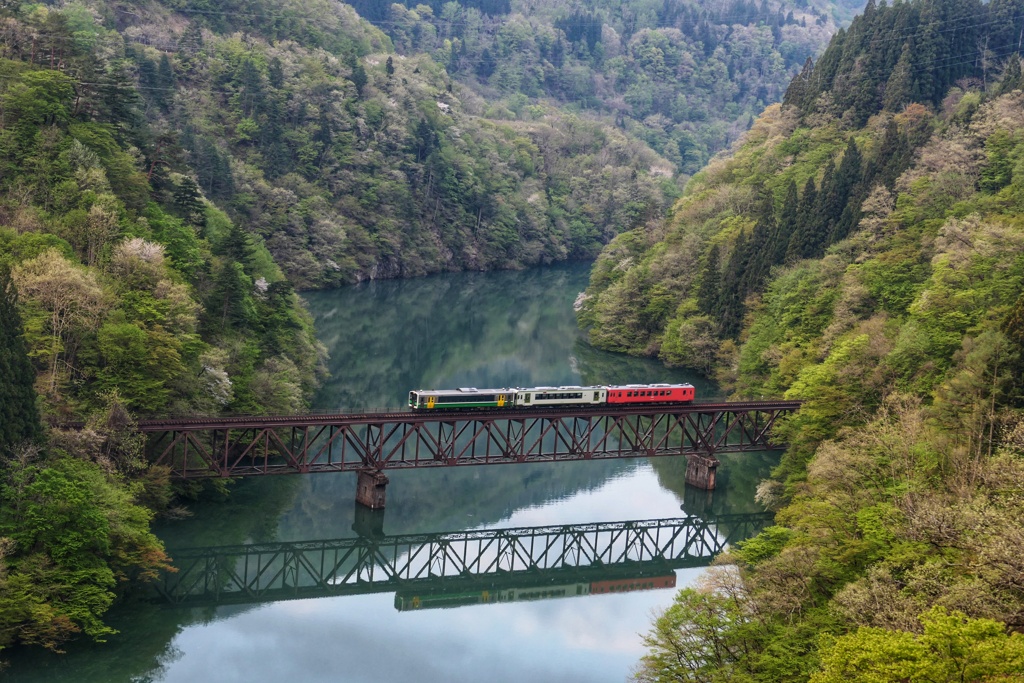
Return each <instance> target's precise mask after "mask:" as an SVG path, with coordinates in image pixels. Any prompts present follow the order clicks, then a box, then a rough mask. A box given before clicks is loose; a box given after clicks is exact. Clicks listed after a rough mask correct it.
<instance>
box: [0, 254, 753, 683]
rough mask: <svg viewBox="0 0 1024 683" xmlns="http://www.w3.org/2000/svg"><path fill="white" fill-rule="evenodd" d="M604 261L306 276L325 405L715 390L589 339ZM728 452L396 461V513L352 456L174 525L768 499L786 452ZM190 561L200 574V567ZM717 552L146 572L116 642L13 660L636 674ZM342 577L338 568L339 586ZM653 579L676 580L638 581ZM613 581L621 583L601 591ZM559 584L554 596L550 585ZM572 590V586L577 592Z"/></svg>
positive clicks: (319, 541) (149, 667) (263, 533)
mask: <svg viewBox="0 0 1024 683" xmlns="http://www.w3.org/2000/svg"><path fill="white" fill-rule="evenodd" d="M587 276H588V268H587V266H586V265H585V264H569V265H561V266H555V267H548V268H540V269H534V270H528V271H523V272H507V273H460V274H451V275H438V276H432V277H427V278H421V279H415V280H405V281H386V282H370V283H365V284H362V285H359V286H354V287H349V288H345V289H341V290H336V291H329V292H316V293H310V294H307V295H305V299H306V301H307V303H308V306H309V309H310V311H311V313H312V314H313V316H314V319H315V323H316V328H317V332H318V334H319V336H320V339H321V340H322V341H323V342H324V343H325V344H326V346H327V347H328V350H329V352H330V360H329V370H330V377H329V378H328V379H327V380H326V381H325V382H324V384H323V386H322V388H321V390H320V391H319V393H318V394H317V396H316V398H315V401H314V407H315V408H317V409H323V410H341V411H358V410H371V409H378V408H400V407H401V406H402V404H403V401H404V400H405V398H406V396H407V393H408V391H409V389H412V388H435V387H436V388H450V387H459V386H477V387H491V386H536V385H564V384H600V383H629V382H655V381H659V382H676V381H690V382H692V383H693V384H695V385H696V386H697V390H698V398H701V397H710V396H714V395H715V392H716V389H715V387H714V386H713V385H711V384H709V383H707V382H706V381H703V380H701V379H700V378H698V377H694V376H691V375H688V374H686V373H684V372H680V371H676V370H668V369H665V368H664V367H662V366H661V365H660V364H658V363H654V362H650V361H646V360H641V359H635V358H628V357H624V356H619V355H615V354H609V353H604V352H601V351H597V350H595V349H592V348H590V347H589V346H587V345H586V344H585V343H584V342H583V341H582V338H581V334H580V332H579V331H578V329H577V328H576V324H575V318H574V315H573V311H572V303H573V300H574V299H575V297H576V295H577V294H578V293H579V292H580V291H581V290H583V289H584V287H585V286H586V283H587ZM722 460H723V464H722V466H721V467H720V468H719V488H718V490H716V491H715V492H714V493H713V494H705V493H704V492H700V491H695V490H692V489H687V488H686V487H685V486H684V484H683V475H684V472H685V463H684V462H682V460H681V459H675V458H661V459H656V460H655V461H646V460H624V461H595V462H577V463H559V464H547V463H540V464H529V465H525V464H519V465H510V466H494V467H465V468H450V469H437V470H430V471H401V472H389V473H388V476H389V478H390V481H391V483H390V485H389V486H388V506H387V509H386V510H385V511H384V513H383V514H382V515H381V514H375V515H366V514H364V513H363V511H360V510H358V509H357V508H356V506H355V504H354V502H353V500H354V493H355V477H354V475H351V474H315V475H306V476H283V477H267V478H264V479H253V480H243V481H239V482H237V483H235V484H234V485H232V486H231V490H230V493H229V494H227V495H217V494H215V493H207V494H206V495H205V496H203V497H202V499H201V500H200V501H199V502H197V503H195V504H193V505H192V506H191V515H190V516H188V517H187V518H185V519H182V520H179V521H174V522H162V523H161V524H160V525H159V527H158V529H157V532H158V534H159V535H160V536H161V538H163V539H164V541H165V543H166V544H167V547H168V549H169V552H170V553H171V555H172V556H174V555H175V552H176V551H177V552H178V555H179V556H180V557H188V556H192V555H196V554H197V552H198V555H199V556H204V553H207V551H205V550H200V551H197V550H196V549H197V548H199V549H207V548H214V547H216V548H221V549H222V548H223V546H241V547H242V548H238V547H235V548H233V549H231V551H230V552H232V553H245V552H248V551H249V550H251V549H253V548H259V547H264V546H266V547H270V546H268V545H267V544H276V545H273V546H272V547H273V548H274V549H275V552H276V553H278V554H279V555H280V554H281V552H285V554H287V555H288V556H289V557H298V556H299V555H298V553H299V552H300V550H301V552H306V549H308V548H314V547H315V548H322V547H324V546H325V545H332V544H333V545H339V544H340V545H342V546H344V545H345V544H346V543H348V544H351V543H353V542H361V540H360V539H364V538H371V537H373V538H378V537H379V538H378V541H379V542H380V543H385V544H386V543H387V542H389V539H395V538H404V536H403V535H410V534H418V535H420V536H418V537H417V538H420V537H422V538H427V539H429V542H431V543H436V542H438V541H437V540H436V539H438V538H441V539H446V538H450V537H451V535H450V534H449V535H448V536H437V534H441V533H444V532H460V531H465V530H474V531H475V533H482V534H485V535H486V534H488V533H496V534H499V535H501V534H504V533H505V532H504V531H501V530H505V529H510V528H518V529H525V528H535V527H548V526H551V525H594V524H596V523H620V522H623V521H626V520H656V519H664V518H680V517H685V516H695V517H697V518H701V519H715V518H718V517H720V516H722V515H742V514H747V513H757V512H760V510H759V508H758V506H757V505H756V504H755V503H754V501H753V498H754V488H755V486H756V484H757V482H758V481H759V480H760V479H761V478H763V477H764V476H766V475H767V472H768V470H769V469H770V467H771V465H772V463H773V459H772V457H771V456H770V455H768V454H742V455H734V456H724V457H723V458H722ZM736 528H737V529H738V528H739V527H736ZM367 529H369V531H368V530H367ZM492 530H499V531H492ZM734 531H735V530H734ZM720 532H721V533H725V531H720ZM519 533H521V532H519ZM736 533H739V532H736ZM380 539H383V540H380ZM378 541H374V543H377V542H378ZM255 544H263V546H258V545H255ZM332 547H333V546H332ZM374 547H376V546H374ZM282 549H283V550H282ZM218 552H221V550H217V551H209V554H216V553H218ZM225 552H226V551H225ZM190 553H191V555H190ZM239 557H241V555H239V556H234V555H232V556H230V557H229V565H227V566H229V567H231V568H237V567H239V566H241V563H242V562H243V561H242V560H240V559H238V558H239ZM204 561H208V560H204ZM182 562H184V561H183V560H182ZM182 566H183V572H182V576H183V577H187V576H189V575H190V574H189V571H188V570H187V568H184V565H182ZM274 566H276V567H277V568H280V567H279V566H277V565H274ZM609 571H610V570H609ZM700 571H701V569H699V568H697V567H687V568H678V569H675V570H674V571H669V572H668V574H667V576H659V577H655V578H653V579H652V577H650V576H646V577H645V578H644V580H643V581H639V582H638V581H633V582H632V583H631V582H630V581H628V580H623V579H622V577H626V578H627V579H629V574H628V572H626V573H625V574H622V573H621V572H620V573H618V574H606V575H601V576H598V575H587V576H585V577H583V578H577V579H574V580H573V581H572V582H570V583H566V580H564V579H558V578H557V577H556V578H551V577H550V576H539V577H538V578H536V579H535V583H536V584H537V585H531V584H530V579H529V577H527V578H526V579H524V578H523V577H520V578H519V579H518V583H517V584H516V586H515V587H511V584H508V585H507V586H496V585H490V584H488V585H487V586H486V587H485V588H483V589H482V588H480V585H481V584H479V583H473V582H472V581H470V580H469V579H467V580H466V581H467V582H464V583H456V584H446V586H452V585H455V586H459V587H458V588H455V589H453V588H450V587H446V586H442V587H441V588H438V589H436V590H433V589H430V590H427V589H424V590H423V591H422V593H423V594H422V595H420V594H419V592H417V594H416V595H412V594H411V593H408V591H406V593H405V594H403V593H402V591H399V593H398V594H396V593H395V592H394V591H391V592H386V591H379V590H376V591H371V592H366V593H364V594H358V593H357V594H345V595H340V594H339V595H334V594H330V595H326V596H324V597H308V598H305V599H288V600H286V599H282V595H281V594H275V593H273V591H268V592H267V593H266V594H265V595H261V596H255V597H254V598H252V599H247V600H242V601H239V600H237V599H236V600H235V603H238V604H225V603H224V602H221V603H220V604H218V602H217V601H216V600H206V601H202V600H199V601H195V602H192V603H189V604H188V605H184V606H181V605H179V606H172V605H168V604H166V603H165V602H161V601H160V600H159V599H157V598H156V597H155V596H154V595H151V594H150V593H148V592H145V593H142V594H140V595H138V596H134V597H133V598H132V599H129V600H127V601H125V602H124V603H123V604H120V605H118V606H117V607H116V608H115V609H114V610H112V612H111V613H110V615H109V621H110V623H111V624H112V625H113V626H114V627H115V628H118V629H119V630H120V633H119V634H118V635H116V636H113V637H111V638H109V640H108V642H106V643H103V644H94V643H87V642H75V643H72V644H71V645H70V646H69V647H68V652H67V654H65V655H60V656H58V655H52V654H49V653H43V652H28V653H15V655H14V656H12V658H11V659H12V661H11V666H10V667H9V668H8V669H7V670H5V671H3V672H2V673H0V677H2V678H3V679H4V680H5V681H7V680H9V681H26V682H28V681H32V682H36V681H76V682H82V683H94V682H95V683H99V682H101V681H102V682H104V683H110V682H114V683H121V682H125V683H127V682H129V681H168V682H187V683H195V682H196V681H208V680H209V681H214V680H215V681H219V682H221V683H225V682H233V681H239V682H243V681H244V682H246V683H252V682H253V681H274V682H275V683H279V682H281V681H303V682H307V681H353V682H356V681H358V682H362V681H417V682H419V681H437V682H441V681H443V682H445V683H459V682H462V681H467V682H468V681H480V680H487V681H488V682H489V683H504V682H506V681H507V682H512V681H516V682H520V681H564V682H571V681H589V682H601V681H608V682H612V681H614V682H621V681H623V680H625V679H627V678H628V676H629V673H630V670H631V668H632V667H633V666H634V665H635V663H636V662H637V660H638V659H639V657H640V656H642V654H643V653H644V649H643V645H642V642H641V634H642V633H643V632H645V631H646V630H647V629H648V628H649V625H650V620H651V614H652V611H654V610H657V609H662V608H664V607H666V606H668V605H669V604H670V602H671V599H672V596H673V594H674V591H675V590H677V589H678V587H681V586H684V585H686V584H689V583H691V582H692V581H694V580H695V578H696V577H697V576H698V574H699V573H700ZM222 573H223V572H222ZM662 574H665V572H662ZM558 576H561V575H558ZM616 577H617V578H616ZM460 580H461V579H460ZM336 583H337V580H336V579H329V580H328V581H327V584H325V585H326V590H327V592H330V591H331V590H333V588H335V587H336V585H335V584H336ZM492 583H493V582H492ZM671 583H674V584H675V588H672V587H670V585H671ZM652 584H656V585H657V586H662V587H660V588H657V587H656V588H651V589H648V590H626V588H638V587H650V586H651V585H652ZM218 586H220V584H218ZM606 586H613V588H610V589H608V591H609V592H605V593H603V594H597V593H600V592H601V591H602V590H605V587H606ZM666 586H668V587H666ZM416 591H421V589H420V588H417V589H416ZM578 593H583V595H577V594H578ZM587 593H589V594H587ZM296 595H298V594H296ZM296 595H292V596H284V597H296ZM546 595H547V596H554V597H548V599H538V598H541V597H544V596H546ZM565 595H572V597H558V596H565ZM236 597H237V596H236ZM298 597H301V596H298Z"/></svg>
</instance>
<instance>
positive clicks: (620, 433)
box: [140, 401, 799, 478]
mask: <svg viewBox="0 0 1024 683" xmlns="http://www.w3.org/2000/svg"><path fill="white" fill-rule="evenodd" d="M798 406H799V403H798V402H795V401H787V402H775V403H763V402H760V403H726V404H716V405H715V406H706V405H701V406H685V407H651V408H646V409H637V408H629V409H620V410H619V411H611V410H608V409H607V408H602V409H600V410H592V411H590V412H585V411H546V412H542V413H536V412H535V413H528V412H524V411H518V412H512V413H502V412H494V411H491V412H487V413H458V414H453V413H444V414H436V413H434V414H427V415H423V414H419V413H396V414H385V415H380V416H374V415H372V414H367V415H358V416H334V417H333V418H332V419H328V418H326V417H325V416H309V417H307V418H306V419H305V420H304V419H303V418H302V417H296V418H289V419H287V420H286V419H284V418H278V419H270V418H266V419H265V422H264V423H263V424H260V423H259V422H258V418H251V419H249V420H248V421H247V422H238V421H237V420H238V419H236V420H235V421H232V420H223V421H219V422H218V421H213V422H208V423H204V422H202V421H196V420H187V421H181V422H172V421H162V422H152V423H142V424H140V428H141V429H142V430H143V431H146V432H149V433H151V434H152V435H153V437H154V438H153V439H152V440H151V446H150V449H151V451H153V452H154V453H155V454H156V458H155V461H156V463H157V464H161V465H167V466H169V467H170V468H171V470H172V472H173V474H174V475H175V476H178V477H184V478H190V477H210V476H231V477H238V476H250V475H261V474H278V473H294V472H298V473H306V472H343V471H358V470H385V469H397V468H410V467H439V466H461V465H484V464H502V463H518V462H557V461H568V460H589V459H600V458H636V457H650V456H664V455H685V454H688V453H703V454H713V453H721V452H735V451H758V450H768V449H772V448H776V447H778V445H777V444H774V443H772V441H771V438H770V433H771V428H772V426H773V425H774V424H775V422H776V420H777V419H778V417H779V416H780V415H782V414H784V413H788V412H791V411H793V410H795V409H796V408H797V407H798ZM698 408H699V409H698Z"/></svg>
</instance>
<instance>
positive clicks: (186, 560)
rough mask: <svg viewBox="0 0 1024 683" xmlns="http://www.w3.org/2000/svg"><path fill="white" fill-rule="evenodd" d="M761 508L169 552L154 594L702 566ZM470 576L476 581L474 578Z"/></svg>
mask: <svg viewBox="0 0 1024 683" xmlns="http://www.w3.org/2000/svg"><path fill="white" fill-rule="evenodd" d="M770 520H771V515H770V514H754V515H729V516H722V517H718V518H715V519H714V520H712V521H707V520H703V519H700V518H696V517H685V518H678V519H658V520H644V521H628V522H609V523H599V524H576V525H565V526H551V527H524V528H516V529H495V530H480V531H462V532H454V533H444V534H408V535H401V536H390V537H388V536H385V537H380V538H372V537H358V538H347V539H339V540H331V541H302V542H298V543H266V544H255V545H248V546H223V547H216V548H193V549H183V550H177V551H175V550H171V551H169V552H170V554H171V555H172V557H174V566H175V568H176V570H177V571H176V572H174V573H167V574H165V576H164V577H163V581H162V583H161V585H160V586H159V588H158V590H159V593H160V594H161V596H162V597H163V598H164V599H165V600H169V601H171V602H175V603H181V602H190V603H191V602H204V603H218V602H260V601H264V600H284V599H291V598H304V597H314V596H317V595H325V596H326V595H348V594H361V593H377V592H387V591H394V590H406V589H409V590H426V591H438V590H444V589H445V588H446V587H448V586H449V585H450V584H452V583H453V582H454V583H458V584H459V585H476V586H480V585H487V586H492V587H493V586H495V585H501V586H508V585H514V584H516V583H519V584H523V583H529V584H535V585H539V584H542V583H544V582H545V581H553V580H573V581H575V580H578V579H579V578H580V577H581V576H584V575H582V574H579V572H580V571H585V572H586V574H585V576H584V578H586V579H587V580H605V579H607V578H614V577H617V576H632V575H644V574H645V573H649V572H654V573H658V572H660V573H662V574H664V573H665V572H666V571H671V570H672V569H677V568H681V567H686V566H703V565H704V564H706V563H707V562H709V561H710V560H711V559H712V558H713V557H714V556H715V555H717V554H718V553H719V552H721V551H722V550H723V549H724V548H725V547H726V546H727V545H728V544H729V543H730V542H732V541H733V540H734V539H736V538H746V537H748V536H751V535H753V533H755V532H756V531H758V530H760V529H761V528H762V527H763V526H764V525H765V524H767V523H769V521H770ZM474 582H475V583H474Z"/></svg>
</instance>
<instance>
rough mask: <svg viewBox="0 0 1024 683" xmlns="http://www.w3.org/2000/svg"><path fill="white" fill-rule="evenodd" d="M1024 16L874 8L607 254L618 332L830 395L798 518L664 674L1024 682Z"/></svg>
mask: <svg viewBox="0 0 1024 683" xmlns="http://www.w3.org/2000/svg"><path fill="white" fill-rule="evenodd" d="M1022 22H1024V5H1021V3H1019V2H992V3H989V4H987V5H981V4H979V3H976V2H972V1H970V0H960V1H957V2H932V1H930V0H923V1H918V2H910V3H900V4H897V5H894V6H892V7H887V6H884V5H882V6H878V7H875V6H873V5H869V7H868V8H867V9H866V10H865V13H864V15H862V16H861V17H859V18H858V19H857V20H855V21H854V22H853V24H852V25H851V27H850V29H849V30H848V31H846V32H843V33H841V34H839V35H837V37H836V38H835V40H834V41H833V43H832V45H831V46H830V47H829V49H828V50H827V51H826V52H825V53H824V55H823V56H822V58H821V59H820V60H819V62H818V63H817V64H815V65H814V66H813V67H809V68H808V69H807V70H806V71H805V72H804V74H803V75H802V76H800V77H799V78H798V79H796V80H795V81H794V82H793V84H792V85H791V86H790V88H789V91H788V93H787V96H786V100H785V101H786V103H785V104H781V105H775V106H772V107H769V108H767V109H766V110H765V112H764V113H763V114H762V115H761V116H760V117H759V119H758V121H757V122H756V123H755V124H754V126H753V127H752V129H751V130H750V131H749V133H748V134H747V135H746V136H745V138H744V140H743V141H742V142H741V143H740V144H738V145H737V146H736V147H735V149H734V150H733V151H732V152H731V153H730V154H729V155H723V156H721V157H719V158H717V159H715V160H713V161H712V162H711V164H710V165H709V166H708V167H707V168H706V169H705V170H704V171H702V172H701V173H700V174H698V175H697V176H695V177H694V178H693V179H692V180H691V182H690V183H689V185H688V186H687V188H686V190H685V193H684V197H683V198H682V199H681V200H680V201H679V202H678V203H677V204H676V206H675V207H674V208H673V210H672V213H671V217H670V219H669V220H668V221H667V222H666V223H665V224H664V225H662V226H659V227H657V228H654V229H650V230H638V231H633V232H631V233H628V234H624V235H621V236H620V237H618V238H617V239H616V240H614V241H613V242H612V244H611V245H609V247H608V248H607V249H606V250H605V251H604V252H603V253H602V256H601V257H600V258H599V260H598V262H597V264H596V265H595V268H594V271H593V275H592V280H591V285H590V288H589V289H588V291H587V293H586V294H585V295H584V296H583V297H581V299H580V301H579V306H580V320H581V322H583V323H584V324H586V325H587V326H589V328H590V335H591V338H592V340H594V342H595V343H598V344H599V345H602V346H605V347H607V348H613V349H617V350H625V351H630V352H633V353H641V354H651V355H658V356H660V357H661V358H663V359H664V360H666V361H667V362H669V363H674V364H681V365H687V366H691V367H697V368H702V369H704V370H705V371H706V372H711V373H717V375H718V376H719V377H720V378H721V379H722V380H723V381H725V382H726V383H727V385H728V386H729V387H730V388H731V390H732V392H733V393H734V395H736V396H745V397H759V396H785V397H787V398H795V399H801V400H803V401H804V405H803V407H802V409H801V410H800V412H799V413H798V414H797V415H796V416H795V417H793V418H792V419H790V420H789V421H787V423H786V424H784V425H783V426H782V427H781V428H780V429H779V431H778V437H779V438H780V440H785V441H787V442H788V443H789V444H790V445H789V448H788V449H787V451H786V452H785V454H784V456H783V459H782V463H781V465H780V466H779V467H778V469H777V470H776V471H775V473H774V478H773V480H771V481H766V482H765V483H764V484H762V486H761V487H760V489H759V497H760V499H761V500H762V502H764V503H765V504H767V505H770V506H772V507H774V508H776V509H777V510H778V515H777V521H778V524H779V526H777V527H775V528H773V529H771V530H769V531H768V532H766V533H764V534H762V535H761V536H760V537H759V538H758V539H756V540H754V541H751V542H749V543H747V544H745V545H743V546H742V547H741V548H740V549H738V550H737V551H736V552H735V553H734V554H733V557H732V560H734V561H735V562H736V563H737V564H736V565H734V566H732V567H731V568H724V567H723V568H722V569H721V570H719V571H717V572H714V573H712V575H710V576H709V577H708V579H707V584H706V585H704V586H702V587H700V588H698V589H693V590H688V591H684V592H683V593H682V594H681V595H680V597H679V598H678V599H677V602H676V604H675V605H674V606H673V607H672V608H671V609H670V610H669V611H667V612H666V613H665V615H664V616H663V617H662V618H661V619H659V620H658V622H657V623H656V624H655V629H654V630H653V631H652V633H651V636H650V642H649V644H650V645H651V648H652V650H651V655H650V656H649V657H647V658H645V660H644V663H643V664H642V667H641V670H640V672H639V673H638V679H639V680H664V678H659V676H662V675H664V670H665V669H663V668H661V667H667V669H668V670H671V671H673V672H675V674H674V675H678V676H679V680H736V679H738V678H739V679H744V680H759V681H803V680H808V679H810V680H814V681H838V680H854V681H860V680H864V681H867V680H925V679H926V677H922V678H917V676H925V674H922V673H920V672H921V671H924V670H925V669H926V668H927V667H934V668H931V669H927V670H928V671H930V672H931V673H930V674H928V676H932V679H937V680H946V678H944V677H945V676H946V675H947V674H946V673H941V674H940V673H937V672H948V671H954V670H957V667H959V666H969V667H974V668H973V669H972V670H973V671H975V672H976V673H975V674H974V675H973V676H968V678H970V679H972V680H996V678H997V677H998V676H1000V675H1004V674H1016V675H1019V674H1020V672H1021V671H1024V660H1022V659H1021V653H1022V652H1024V645H1022V642H1021V638H1020V636H1017V635H1015V636H1013V637H1012V638H1010V637H1007V635H1006V630H1007V629H1010V630H1019V629H1020V628H1021V625H1022V624H1024V591H1021V588H1020V586H1021V585H1022V584H1021V576H1022V574H1021V565H1020V562H1019V559H1018V558H1017V557H1016V555H1017V554H1018V553H1017V552H1016V551H1014V550H1011V549H1012V548H1019V547H1020V544H1021V542H1022V541H1024V539H1022V538H1021V537H1020V533H1021V532H1020V529H1019V524H1018V523H1017V521H1016V520H1019V519H1020V518H1021V516H1022V515H1024V441H1022V439H1021V433H1022V430H1024V411H1022V409H1024V403H1022V395H1021V392H1020V386H1021V385H1022V380H1024V364H1022V358H1024V327H1022V321H1024V256H1022V254H1024V224H1022V222H1021V218H1020V212H1021V209H1022V207H1024V182H1022V178H1024V175H1022V172H1024V167H1022V166H1021V160H1022V159H1024V141H1022V138H1021V130H1024V92H1022V90H1021V86H1022V82H1021V60H1020V56H1019V54H1018V53H1017V42H1016V38H1012V39H1011V34H1012V35H1014V36H1019V33H1020V30H1021V28H1022ZM996 26H998V27H999V30H998V31H997V30H995V29H994V28H993V27H996ZM926 48H927V50H930V52H925V50H926ZM908 65H909V66H908ZM709 624H710V625H709ZM679 633H684V634H687V636H686V638H688V640H685V643H684V644H680V641H679V640H678V638H677V637H676V636H677V635H678V634H679ZM673 634H676V635H673ZM954 641H955V642H958V643H961V644H965V643H966V645H962V646H963V647H965V648H967V650H964V652H967V651H969V652H970V653H971V654H970V655H964V656H963V658H961V659H957V657H958V655H954V654H952V651H951V650H949V649H948V647H947V646H948V644H949V643H950V642H954ZM695 652H696V653H698V654H696V655H695V654H693V653H695ZM702 652H703V653H715V655H714V656H715V657H716V659H714V664H715V666H714V668H713V670H712V667H711V662H712V659H711V658H710V657H711V656H710V655H709V656H708V658H704V657H703V656H701V655H700V654H699V653H702ZM684 653H685V656H684ZM986 653H990V654H986ZM996 653H998V654H996ZM679 657H682V658H683V660H684V661H688V662H689V665H679V663H678V662H679ZM686 657H689V658H690V659H688V660H687V659H686ZM674 658H675V659H674ZM671 662H676V663H675V664H671ZM659 672H660V673H659ZM915 672H917V673H915ZM872 676H876V677H878V678H872ZM986 676H990V677H992V678H990V679H989V678H986ZM935 677H937V678H935ZM1011 680H1015V679H1012V678H1011Z"/></svg>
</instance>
